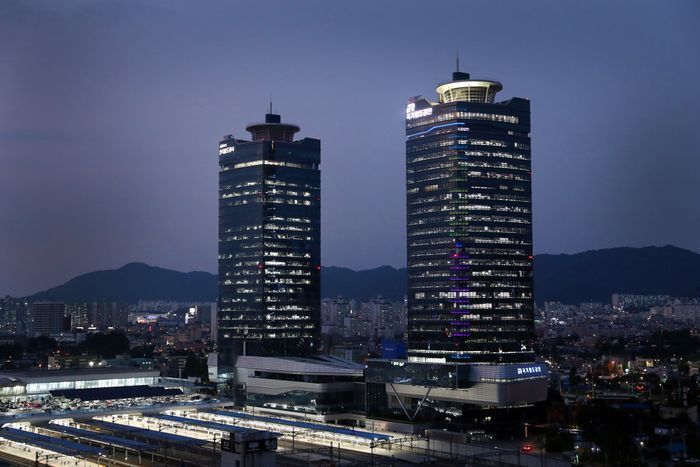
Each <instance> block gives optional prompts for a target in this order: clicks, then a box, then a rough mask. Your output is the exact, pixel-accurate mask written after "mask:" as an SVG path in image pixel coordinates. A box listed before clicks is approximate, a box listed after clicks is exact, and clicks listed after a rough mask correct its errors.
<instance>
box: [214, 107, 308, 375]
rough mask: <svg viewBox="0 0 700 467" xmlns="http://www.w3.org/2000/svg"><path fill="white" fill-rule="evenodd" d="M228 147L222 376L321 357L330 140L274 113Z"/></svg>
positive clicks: (223, 192)
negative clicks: (273, 362) (274, 361)
mask: <svg viewBox="0 0 700 467" xmlns="http://www.w3.org/2000/svg"><path fill="white" fill-rule="evenodd" d="M246 130H247V131H248V132H250V134H251V140H243V139H237V138H234V137H233V136H231V135H229V136H226V137H225V138H224V139H223V140H222V141H220V142H219V301H218V305H217V310H218V339H217V341H218V345H219V352H220V360H219V372H220V374H226V373H229V372H230V371H232V370H233V368H234V366H235V364H236V359H237V358H238V357H239V356H244V355H245V356H270V357H272V356H276V357H285V356H292V357H295V356H303V355H313V354H315V353H317V352H318V350H319V344H320V338H319V331H320V329H319V328H320V306H321V298H320V297H321V287H320V285H321V283H320V275H321V223H320V221H321V173H320V170H319V164H320V162H321V142H320V141H319V140H318V139H312V138H304V139H301V140H296V141H295V140H294V135H295V134H296V133H297V132H298V131H299V127H298V126H296V125H291V124H288V123H282V122H281V117H280V116H279V115H276V114H272V113H269V114H267V115H265V121H264V122H263V123H255V124H252V125H249V126H248V127H247V128H246Z"/></svg>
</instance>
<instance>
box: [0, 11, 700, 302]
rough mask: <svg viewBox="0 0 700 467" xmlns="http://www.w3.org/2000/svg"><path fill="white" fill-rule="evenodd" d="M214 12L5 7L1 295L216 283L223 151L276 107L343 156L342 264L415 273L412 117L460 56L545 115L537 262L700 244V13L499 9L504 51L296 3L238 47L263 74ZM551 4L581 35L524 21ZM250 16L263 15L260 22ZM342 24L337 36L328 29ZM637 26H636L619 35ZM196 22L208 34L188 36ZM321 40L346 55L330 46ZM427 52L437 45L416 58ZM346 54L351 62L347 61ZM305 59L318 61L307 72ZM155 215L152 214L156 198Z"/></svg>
mask: <svg viewBox="0 0 700 467" xmlns="http://www.w3.org/2000/svg"><path fill="white" fill-rule="evenodd" d="M214 5H215V8H213V9H211V10H209V11H203V10H199V9H196V8H193V7H190V6H187V5H185V4H176V5H174V6H173V7H172V8H165V7H164V6H160V5H152V6H150V7H148V8H145V7H143V8H133V7H132V8H125V7H123V4H119V3H113V4H110V6H109V7H107V8H105V9H102V10H97V9H93V8H91V7H90V6H89V5H88V4H87V3H85V2H73V3H67V4H63V5H62V6H50V4H49V3H42V2H35V3H32V4H24V5H21V4H20V3H16V2H7V3H5V4H3V5H2V6H1V7H0V8H2V10H3V15H2V19H0V21H2V24H3V27H2V28H0V30H1V31H2V32H0V37H2V39H3V40H2V43H3V44H6V45H5V47H7V49H6V50H3V52H4V53H5V55H6V56H8V57H10V59H9V60H8V62H7V63H6V64H5V65H4V66H6V67H8V68H7V69H6V70H3V71H4V72H3V73H2V76H3V78H0V80H1V81H0V83H1V84H2V86H0V90H1V91H0V92H2V97H3V100H4V101H5V102H7V103H8V105H7V106H6V107H5V108H4V110H3V111H2V112H0V151H1V152H2V160H1V162H0V187H2V188H0V198H1V199H3V200H4V201H3V202H2V204H0V216H2V217H1V219H2V222H3V225H5V226H6V228H4V229H3V234H2V237H0V244H2V245H3V248H2V250H0V262H1V263H2V264H3V265H6V266H5V267H4V268H2V269H3V270H2V273H0V285H2V287H1V288H0V293H2V294H5V293H10V294H15V295H22V294H25V293H32V292H35V291H37V290H40V289H43V288H47V287H50V286H53V285H56V284H59V283H61V282H63V281H64V280H66V279H68V278H69V277H72V276H75V275H77V274H80V273H84V272H87V271H91V270H97V269H107V268H111V267H118V266H121V265H122V264H125V263H127V262H130V261H144V262H147V263H151V264H154V265H158V266H162V267H168V268H174V269H178V270H208V271H214V270H215V264H216V252H215V246H214V245H215V241H214V239H215V230H216V220H215V219H216V213H215V209H214V208H213V206H215V203H212V200H213V199H215V196H216V193H215V191H213V190H211V189H210V188H209V187H211V186H215V183H212V182H213V181H214V180H215V177H216V164H212V162H211V155H212V154H215V152H216V147H215V146H214V145H212V143H211V141H215V139H214V138H218V137H220V136H221V135H222V134H225V133H228V132H230V131H232V130H235V129H238V128H242V127H243V126H244V125H245V124H246V123H247V120H248V119H249V116H250V115H258V114H261V113H262V111H263V110H265V108H266V107H267V104H268V101H269V98H270V94H272V100H273V106H274V110H276V111H279V112H280V113H282V114H284V115H285V117H286V118H288V120H289V121H292V122H297V123H298V122H303V123H304V128H305V135H306V134H308V135H313V136H315V137H319V138H321V139H322V140H323V141H324V145H325V146H324V149H323V150H324V154H326V155H327V157H326V159H325V162H324V185H323V197H324V207H323V214H322V215H323V218H324V227H323V230H324V233H323V238H324V243H323V246H322V248H323V258H324V261H323V263H324V265H338V266H346V267H351V268H355V269H364V268H370V267H375V266H379V265H381V264H390V265H393V266H395V267H403V266H405V242H404V240H403V232H404V228H403V225H404V222H405V217H404V216H405V214H404V211H403V210H404V201H403V198H402V189H401V187H402V186H403V183H404V180H403V176H402V172H403V171H402V155H403V147H402V146H403V145H402V141H403V138H402V123H403V115H402V113H403V108H404V103H405V100H406V98H407V97H409V96H411V95H414V94H416V93H421V92H422V93H423V94H426V95H427V94H428V93H429V92H430V87H429V86H427V85H426V83H433V82H437V81H440V80H441V79H443V77H444V76H445V74H446V73H447V72H449V71H451V69H452V68H453V62H454V57H455V55H456V53H457V49H459V51H460V52H459V55H460V57H461V62H462V67H463V68H464V69H467V70H468V71H470V72H472V73H473V74H474V75H477V76H484V75H486V76H498V77H499V79H500V80H501V81H502V82H503V83H504V84H505V86H506V89H507V92H506V93H504V96H503V97H504V98H507V97H510V96H514V95H521V96H525V97H530V98H532V99H533V101H534V100H537V102H538V103H539V104H540V108H539V109H537V111H535V112H534V113H533V139H534V140H535V141H537V143H536V145H535V147H534V148H533V152H534V154H536V157H535V158H534V164H533V166H534V168H533V172H534V173H533V204H534V217H535V225H537V226H538V227H537V228H536V229H535V241H534V248H535V252H536V253H541V252H547V253H560V252H566V253H572V252H576V251H581V250H586V249H593V248H601V247H612V246H640V245H646V244H656V245H664V244H676V245H678V246H681V247H685V248H690V249H694V250H696V251H697V250H699V249H700V244H697V240H696V238H695V236H694V235H693V234H692V233H693V232H694V231H695V230H696V228H697V222H698V221H697V219H699V218H700V215H696V213H695V211H694V210H695V209H698V204H699V203H696V202H693V201H694V200H697V196H696V195H694V193H693V192H692V191H690V190H691V189H692V186H693V183H692V174H694V173H697V170H698V167H697V164H698V161H696V160H693V158H690V157H687V155H688V154H690V153H691V151H692V150H693V148H694V147H695V143H696V142H697V136H696V135H695V134H694V133H693V127H694V125H693V123H694V120H693V115H692V113H689V112H688V113H681V112H683V111H685V110H686V109H688V108H692V107H693V106H694V105H695V104H694V103H695V102H696V101H697V99H698V93H697V92H694V91H693V87H692V82H691V80H692V76H694V75H696V73H697V71H696V70H697V69H698V68H699V67H698V60H696V59H697V51H695V50H694V49H693V48H692V47H690V44H692V43H696V42H697V40H696V38H697V35H698V32H697V31H695V30H694V29H693V27H692V18H693V15H692V13H696V12H697V9H696V8H694V7H695V6H694V5H693V4H691V3H686V4H679V5H681V6H685V8H686V11H683V10H684V9H683V8H677V9H675V10H673V11H670V10H669V9H663V8H660V7H655V6H654V5H652V4H651V3H642V4H640V5H638V6H637V8H634V9H630V8H625V7H624V6H622V5H612V6H610V5H606V12H607V13H608V16H606V17H601V16H599V15H598V14H597V12H598V10H599V9H598V8H596V7H595V5H593V4H591V5H587V6H579V7H578V8H577V9H575V10H576V11H575V13H572V12H569V11H567V9H565V8H564V7H562V6H557V5H554V4H552V3H547V2H540V3H537V4H534V6H532V7H525V6H519V5H517V4H514V3H510V4H503V5H500V6H495V7H491V6H490V7H489V8H494V11H493V13H494V14H498V15H500V16H501V19H502V21H503V22H504V24H505V26H504V31H505V32H504V33H503V34H498V35H494V34H490V33H489V34H487V33H486V30H485V29H484V28H483V27H481V26H480V25H478V24H475V25H473V29H472V30H469V31H467V30H463V31H462V30H455V31H445V30H446V29H449V28H438V27H437V26H435V25H433V24H431V23H430V21H429V20H427V19H422V18H421V16H420V15H419V13H420V12H422V8H421V7H420V4H417V3H413V4H411V3H408V4H406V5H405V8H404V9H402V11H398V12H396V11H392V12H391V13H392V15H394V14H395V15H396V16H392V15H390V14H389V11H388V10H390V8H388V6H386V7H381V6H380V7H370V6H369V5H360V6H358V7H357V8H355V9H343V8H342V7H340V6H328V7H324V8H323V9H322V10H323V11H324V13H323V14H321V13H316V14H315V15H312V16H311V17H309V18H300V21H301V23H300V28H299V29H300V30H301V29H303V30H304V31H306V32H300V30H297V29H296V28H290V27H288V26H286V23H285V21H284V18H285V17H286V16H287V15H288V14H296V12H295V11H289V10H287V9H286V8H287V7H285V6H284V5H276V8H270V15H266V18H265V20H266V22H267V23H269V25H270V27H269V28H264V29H263V30H262V31H263V32H256V29H255V27H256V26H261V25H263V24H265V23H264V22H262V20H258V19H257V18H255V15H252V17H253V18H255V19H256V20H255V21H251V22H250V24H245V22H237V23H236V29H235V30H232V31H230V34H231V35H233V36H234V37H240V38H248V39H250V40H259V43H260V44H261V47H262V49H261V50H262V51H263V53H260V54H259V55H261V57H262V58H256V57H252V56H250V54H249V53H247V52H245V51H244V50H242V49H241V48H235V49H234V51H233V52H235V53H233V52H232V53H231V55H232V57H233V58H228V57H227V54H226V52H227V51H228V47H229V46H230V45H231V44H232V42H231V41H232V39H233V38H232V37H228V36H226V35H225V34H223V33H217V32H215V31H211V30H209V29H208V25H209V24H211V22H212V21H213V18H214V17H215V16H216V15H220V14H223V13H231V12H234V11H232V7H230V6H225V5H221V4H214ZM446 5H449V4H448V3H446ZM308 7H309V8H310V11H311V10H313V8H312V7H313V5H309V6H308ZM484 8H486V7H484ZM657 8H658V9H657ZM544 10H547V13H548V14H549V15H551V18H554V19H555V20H556V19H559V22H560V23H562V24H566V25H567V26H568V28H567V29H568V30H569V31H570V32H567V33H564V32H562V31H561V28H560V27H558V26H560V25H552V24H550V22H548V21H544V20H541V19H540V20H538V21H535V20H533V21H531V22H529V21H523V22H522V24H521V21H520V20H521V18H522V17H523V16H522V14H523V13H527V12H533V11H534V12H537V11H539V12H540V14H544V13H543V12H544ZM235 12H238V13H247V14H251V13H248V12H247V7H246V6H242V7H240V10H235ZM367 13H371V14H369V15H368V14H367ZM323 15H327V16H328V17H329V18H331V19H333V20H334V22H333V24H334V25H335V26H336V27H335V29H332V30H331V29H328V26H325V25H323V24H320V25H319V24H318V19H319V18H320V17H323ZM239 16H245V14H242V15H239ZM343 16H346V17H345V18H342V20H341V17H343ZM359 18H362V19H363V20H365V21H366V22H367V23H366V28H365V29H366V31H367V34H366V37H363V38H359V37H357V29H356V26H355V24H354V23H353V21H359ZM416 18H421V19H416ZM622 18H625V19H626V20H628V22H629V23H630V24H629V25H628V26H627V27H626V28H625V29H624V31H620V32H617V31H616V26H615V24H616V21H619V20H621V19H622ZM629 18H632V19H636V21H633V20H629ZM447 21H448V22H449V21H451V20H450V19H448V20H447ZM554 22H555V23H556V21H554ZM146 24H148V26H146ZM454 24H457V23H454ZM312 25H313V26H318V31H316V29H315V28H314V27H311V26H312ZM593 25H595V28H593V27H592V26H593ZM650 25H653V31H652V28H651V27H650ZM185 26H190V27H189V28H184V27H185ZM303 26H308V27H307V28H306V29H304V27H303ZM535 26H537V27H535ZM183 28H184V30H187V31H189V34H188V35H185V36H186V37H183V38H178V37H174V33H175V32H177V31H180V30H181V29H183ZM275 28H277V29H278V30H279V31H278V32H274V31H273V30H274V29H275ZM537 29H540V30H537ZM591 30H593V31H595V33H596V34H588V32H590V31H591ZM309 31H311V32H309ZM528 31H529V32H528ZM526 32H527V33H528V34H529V33H530V32H531V34H530V35H528V36H525V34H526ZM575 34H578V36H576V35H575ZM239 35H240V36H239ZM125 36H132V37H131V38H130V39H129V40H127V39H126V37H125ZM319 37H328V38H329V41H328V43H327V44H323V45H322V44H316V43H315V42H316V40H317V39H318V38H319ZM431 37H432V38H431ZM166 38H167V39H166ZM282 38H286V40H287V41H289V45H290V46H292V47H291V48H292V49H293V48H294V46H295V45H296V46H298V48H299V49H298V50H303V51H305V54H302V55H301V56H296V55H295V54H294V53H290V54H288V55H286V56H285V55H284V54H282V58H281V60H282V62H281V63H280V66H281V68H282V69H283V70H285V75H286V76H278V75H276V74H274V73H271V70H272V69H273V67H272V65H271V64H270V63H268V61H266V60H265V56H266V55H267V54H268V53H272V51H273V50H276V48H277V47H278V46H279V41H280V40H281V39H282ZM429 38H430V39H429ZM582 38H585V39H582ZM474 39H477V40H476V41H475V40H474ZM412 40H416V41H418V42H420V44H418V43H417V44H416V45H415V47H416V48H415V50H411V51H404V50H403V49H402V47H401V46H402V45H403V44H404V42H405V41H412ZM557 42H558V43H559V44H556V43H557ZM9 44H12V46H8V45H9ZM351 44H353V47H352V48H350V45H351ZM10 47H11V48H10ZM334 48H335V49H338V48H341V49H342V50H343V51H344V53H343V54H341V55H342V56H341V57H338V56H336V55H333V54H329V53H328V52H330V51H332V50H333V49H334ZM528 50H529V52H530V53H529V54H528V53H526V52H527V51H528ZM253 59H254V60H253ZM239 60H253V63H254V65H253V66H252V67H251V68H250V70H257V71H258V72H246V71H245V70H242V69H241V68H239V67H237V66H236V65H235V63H236V62H237V61H239ZM299 60H302V61H303V62H304V64H305V66H294V64H295V63H298V61H299ZM557 65H561V66H557ZM274 68H275V69H279V68H280V67H279V66H275V67H274ZM47 70H51V74H50V75H48V76H50V78H51V79H47V75H46V73H47ZM314 78H315V79H314ZM659 82H664V83H670V84H671V85H670V86H663V87H661V86H658V83H659ZM253 83H255V85H254V86H251V85H252V84H253ZM621 83H623V84H621ZM312 90H313V92H312ZM340 90H342V92H339V91H340ZM611 102H612V104H611ZM650 102H651V103H653V107H652V105H650V104H649V103H650ZM649 108H653V112H648V109H649ZM562 109H566V110H570V112H562ZM677 115H684V116H685V117H686V118H682V119H678V118H677ZM287 116H288V117H287ZM307 116H308V117H307ZM355 135H362V138H354V137H353V136H355ZM658 135H663V137H659V136H658ZM234 136H236V135H234ZM349 141H352V144H348V142H349ZM368 168H371V170H368ZM665 180H673V183H670V182H664V181H665ZM650 186H653V187H654V189H653V190H649V189H648V187H650ZM652 192H653V194H652ZM143 199H148V200H149V202H147V203H143V202H137V200H143ZM377 199H380V200H381V202H379V203H377V202H376V200H377ZM680 200H684V201H685V202H679V201H680ZM689 209H690V211H688V210H689ZM348 219H350V220H351V221H348ZM380 219H381V222H378V220H380Z"/></svg>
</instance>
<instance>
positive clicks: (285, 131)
mask: <svg viewBox="0 0 700 467" xmlns="http://www.w3.org/2000/svg"><path fill="white" fill-rule="evenodd" d="M246 131H248V132H250V135H251V136H252V138H253V141H287V142H291V141H293V140H294V134H295V133H297V132H298V131H299V127H298V126H297V125H293V124H291V123H282V117H281V116H280V115H278V114H273V113H272V112H270V113H268V114H265V123H253V124H251V125H248V126H247V127H246Z"/></svg>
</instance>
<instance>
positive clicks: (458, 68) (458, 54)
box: [455, 49, 459, 71]
mask: <svg viewBox="0 0 700 467" xmlns="http://www.w3.org/2000/svg"><path fill="white" fill-rule="evenodd" d="M455 71H459V49H457V69H456V70H455Z"/></svg>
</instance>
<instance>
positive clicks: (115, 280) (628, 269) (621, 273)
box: [30, 246, 700, 304]
mask: <svg viewBox="0 0 700 467" xmlns="http://www.w3.org/2000/svg"><path fill="white" fill-rule="evenodd" d="M406 274H407V271H406V269H405V268H401V269H395V268H393V267H391V266H381V267H378V268H375V269H368V270H364V271H354V270H352V269H347V268H341V267H335V266H331V267H324V268H323V269H322V270H321V296H322V297H324V298H334V297H338V296H342V297H346V298H354V299H355V300H367V299H370V298H373V297H377V296H379V295H381V296H383V297H385V298H387V299H390V300H403V297H404V295H405V294H406ZM216 282H217V279H216V276H215V275H214V274H210V273H208V272H189V273H183V272H177V271H172V270H168V269H163V268H158V267H153V266H148V265H146V264H143V263H130V264H127V265H126V266H123V267H121V268H119V269H115V270H108V271H96V272H91V273H88V274H83V275H81V276H78V277H76V278H74V279H71V280H70V281H68V282H66V283H65V284H63V285H60V286H58V287H54V288H52V289H49V290H46V291H44V292H40V293H38V294H35V295H34V296H32V297H30V298H31V299H33V300H48V299H51V300H61V301H66V302H77V301H92V300H109V301H120V302H126V303H132V302H136V301H138V300H176V301H214V300H216V296H217V285H216ZM615 292H620V293H631V294H668V295H672V296H677V297H691V296H692V297H697V296H700V255H699V254H697V253H694V252H692V251H689V250H684V249H681V248H677V247H673V246H665V247H644V248H610V249H604V250H591V251H585V252H582V253H576V254H572V255H564V254H562V255H549V254H542V255H537V256H536V257H535V298H536V300H537V303H538V304H542V303H544V302H545V301H549V300H558V301H561V302H564V303H571V304H577V303H580V302H584V301H601V302H609V301H610V296H611V295H612V294H613V293H615Z"/></svg>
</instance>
